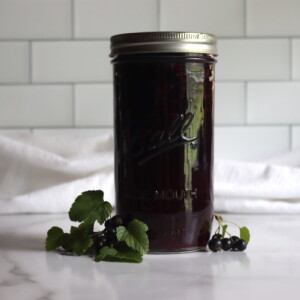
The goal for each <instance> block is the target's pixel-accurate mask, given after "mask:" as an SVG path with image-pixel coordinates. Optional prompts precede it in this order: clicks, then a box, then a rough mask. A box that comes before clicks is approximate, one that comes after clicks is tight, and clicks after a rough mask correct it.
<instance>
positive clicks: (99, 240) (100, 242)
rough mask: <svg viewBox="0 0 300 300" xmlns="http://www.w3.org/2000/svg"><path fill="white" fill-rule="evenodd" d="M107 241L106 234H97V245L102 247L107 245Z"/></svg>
mask: <svg viewBox="0 0 300 300" xmlns="http://www.w3.org/2000/svg"><path fill="white" fill-rule="evenodd" d="M106 242H107V238H106V236H105V235H104V234H103V235H99V236H97V239H96V245H97V246H99V247H100V248H102V247H103V246H105V244H106Z"/></svg>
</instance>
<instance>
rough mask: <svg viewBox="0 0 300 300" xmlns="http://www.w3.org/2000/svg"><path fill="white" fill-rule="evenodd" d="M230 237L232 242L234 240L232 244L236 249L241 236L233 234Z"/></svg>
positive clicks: (233, 248)
mask: <svg viewBox="0 0 300 300" xmlns="http://www.w3.org/2000/svg"><path fill="white" fill-rule="evenodd" d="M230 239H231V242H232V246H231V248H232V250H236V245H237V243H238V241H239V240H240V238H239V237H237V236H235V235H233V236H231V237H230Z"/></svg>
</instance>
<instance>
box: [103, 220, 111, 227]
mask: <svg viewBox="0 0 300 300" xmlns="http://www.w3.org/2000/svg"><path fill="white" fill-rule="evenodd" d="M104 227H105V228H108V227H112V226H111V219H107V220H106V221H105V223H104Z"/></svg>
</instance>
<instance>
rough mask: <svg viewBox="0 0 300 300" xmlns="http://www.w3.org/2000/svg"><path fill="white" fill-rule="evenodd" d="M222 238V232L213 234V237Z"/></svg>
mask: <svg viewBox="0 0 300 300" xmlns="http://www.w3.org/2000/svg"><path fill="white" fill-rule="evenodd" d="M221 238H222V234H219V233H216V234H214V235H213V236H212V239H221Z"/></svg>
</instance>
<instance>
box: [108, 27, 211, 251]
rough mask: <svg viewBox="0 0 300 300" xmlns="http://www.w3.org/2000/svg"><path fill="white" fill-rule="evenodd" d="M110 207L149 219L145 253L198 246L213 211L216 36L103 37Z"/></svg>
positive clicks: (202, 245) (204, 241)
mask: <svg viewBox="0 0 300 300" xmlns="http://www.w3.org/2000/svg"><path fill="white" fill-rule="evenodd" d="M111 57H112V58H113V59H112V64H113V74H114V129H115V186H116V209H117V213H118V214H120V215H122V216H123V217H124V218H126V219H127V220H130V219H132V218H137V219H140V220H142V221H143V222H145V223H146V224H147V225H148V226H149V232H148V235H149V240H150V253H170V252H185V251H195V250H203V249H205V248H206V246H207V243H208V240H209V237H210V231H211V225H212V219H213V185H212V180H213V177H212V176H213V173H212V172H213V107H214V105H213V103H214V65H215V62H216V59H215V57H216V38H215V37H214V36H213V35H209V34H202V33H187V32H144V33H143V32H141V33H129V34H121V35H116V36H113V37H111Z"/></svg>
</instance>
